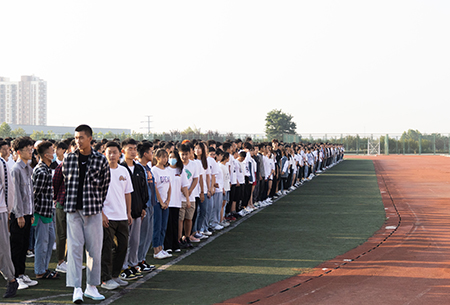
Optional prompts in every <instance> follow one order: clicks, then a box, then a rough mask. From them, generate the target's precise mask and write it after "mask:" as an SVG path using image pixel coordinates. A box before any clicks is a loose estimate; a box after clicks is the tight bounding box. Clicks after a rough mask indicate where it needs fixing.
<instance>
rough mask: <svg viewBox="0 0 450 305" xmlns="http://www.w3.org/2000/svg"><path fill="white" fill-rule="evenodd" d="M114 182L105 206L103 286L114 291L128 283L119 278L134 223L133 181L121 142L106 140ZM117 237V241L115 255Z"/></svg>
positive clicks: (109, 189)
mask: <svg viewBox="0 0 450 305" xmlns="http://www.w3.org/2000/svg"><path fill="white" fill-rule="evenodd" d="M105 156H106V159H108V163H109V168H110V173H111V182H110V184H109V188H108V193H107V195H106V200H105V203H104V205H103V211H102V222H103V247H102V285H101V287H102V288H105V289H108V290H112V289H116V288H118V287H119V286H126V285H127V284H128V283H127V282H126V281H123V280H122V279H120V278H119V274H120V271H121V270H122V265H123V262H124V261H125V256H126V254H127V248H128V226H130V225H131V224H132V223H133V218H132V216H131V193H132V192H133V183H132V182H131V176H130V173H129V172H128V170H127V169H126V168H125V167H124V166H121V165H119V163H118V162H119V159H120V145H119V143H117V142H114V141H110V142H108V143H106V150H105ZM114 239H116V240H117V245H116V246H115V251H114V255H113V246H114V243H115V242H114Z"/></svg>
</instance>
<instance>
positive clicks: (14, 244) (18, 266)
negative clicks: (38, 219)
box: [9, 213, 31, 277]
mask: <svg viewBox="0 0 450 305" xmlns="http://www.w3.org/2000/svg"><path fill="white" fill-rule="evenodd" d="M24 219H25V225H24V226H23V228H20V227H19V224H18V223H17V218H16V216H15V215H14V213H11V221H10V222H9V232H10V233H11V235H10V237H9V240H10V243H11V258H12V261H13V265H14V270H15V271H16V272H15V277H19V275H22V274H25V261H26V259H27V250H28V245H29V243H30V229H31V215H26V216H24Z"/></svg>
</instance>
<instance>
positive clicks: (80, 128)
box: [75, 124, 92, 137]
mask: <svg viewBox="0 0 450 305" xmlns="http://www.w3.org/2000/svg"><path fill="white" fill-rule="evenodd" d="M75 131H78V132H82V131H84V133H85V134H86V135H87V136H88V137H92V128H91V127H89V125H85V124H83V125H79V126H78V127H77V128H75Z"/></svg>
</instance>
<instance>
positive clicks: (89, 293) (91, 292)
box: [84, 285, 105, 301]
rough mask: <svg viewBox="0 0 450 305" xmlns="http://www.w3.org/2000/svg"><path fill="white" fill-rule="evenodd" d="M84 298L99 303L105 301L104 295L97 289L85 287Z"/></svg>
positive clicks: (89, 286)
mask: <svg viewBox="0 0 450 305" xmlns="http://www.w3.org/2000/svg"><path fill="white" fill-rule="evenodd" d="M84 296H85V297H87V298H90V299H93V300H94V301H101V300H104V299H105V296H104V295H101V294H100V293H99V292H98V290H97V287H95V286H91V285H86V290H85V291H84Z"/></svg>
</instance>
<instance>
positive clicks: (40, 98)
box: [0, 76, 47, 125]
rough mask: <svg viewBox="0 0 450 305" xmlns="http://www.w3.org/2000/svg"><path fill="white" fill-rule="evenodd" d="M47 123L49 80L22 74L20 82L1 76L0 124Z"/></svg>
mask: <svg viewBox="0 0 450 305" xmlns="http://www.w3.org/2000/svg"><path fill="white" fill-rule="evenodd" d="M1 122H6V123H8V124H22V125H47V82H46V81H44V80H42V79H40V78H38V77H36V76H22V77H21V80H20V81H19V82H11V81H10V80H9V78H6V77H0V124H1Z"/></svg>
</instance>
